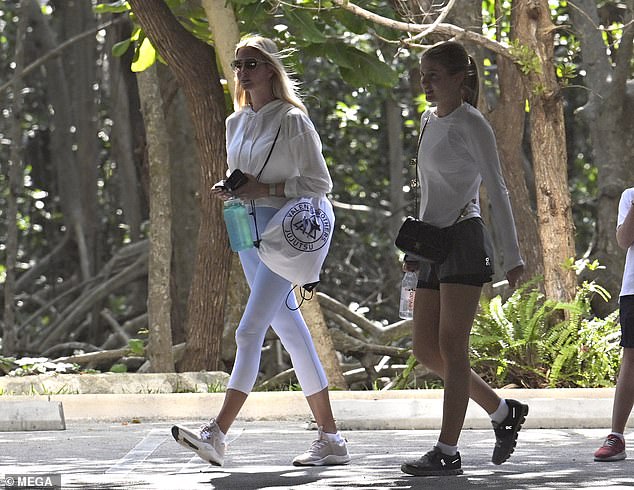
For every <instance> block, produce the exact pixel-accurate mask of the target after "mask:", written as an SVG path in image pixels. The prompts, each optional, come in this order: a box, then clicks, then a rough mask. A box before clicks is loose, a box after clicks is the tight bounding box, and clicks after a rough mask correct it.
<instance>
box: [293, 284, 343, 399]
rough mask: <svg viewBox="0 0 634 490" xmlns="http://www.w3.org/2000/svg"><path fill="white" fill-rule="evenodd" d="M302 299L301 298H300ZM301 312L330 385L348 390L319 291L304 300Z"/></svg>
mask: <svg viewBox="0 0 634 490" xmlns="http://www.w3.org/2000/svg"><path fill="white" fill-rule="evenodd" d="M300 301H301V300H300ZM301 312H302V315H303V316H304V320H306V324H307V325H308V328H309V329H310V333H311V335H312V337H313V342H315V348H316V349H317V355H318V356H319V359H320V360H321V363H322V365H323V366H324V371H326V377H327V378H328V386H329V387H330V388H331V389H332V388H337V389H340V390H347V389H348V383H347V382H346V380H345V378H344V377H343V371H342V370H341V364H340V363H339V358H338V357H337V351H336V350H335V345H334V343H333V341H332V337H331V336H330V332H329V331H328V327H327V326H326V320H325V319H324V315H323V313H322V311H321V306H319V300H318V299H317V292H316V291H315V292H314V297H313V299H312V300H310V301H304V302H303V303H302V306H301Z"/></svg>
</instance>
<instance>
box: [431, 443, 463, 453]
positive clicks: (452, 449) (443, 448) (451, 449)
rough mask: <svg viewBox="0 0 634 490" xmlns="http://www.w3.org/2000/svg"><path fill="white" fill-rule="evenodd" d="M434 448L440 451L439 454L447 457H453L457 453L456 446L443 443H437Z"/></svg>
mask: <svg viewBox="0 0 634 490" xmlns="http://www.w3.org/2000/svg"><path fill="white" fill-rule="evenodd" d="M435 446H436V447H437V448H438V449H440V452H441V453H443V454H446V455H447V456H455V455H456V453H457V452H458V446H450V445H449V444H445V443H444V442H440V441H438V442H437V443H436V444H435Z"/></svg>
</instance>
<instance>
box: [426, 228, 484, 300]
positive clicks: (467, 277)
mask: <svg viewBox="0 0 634 490" xmlns="http://www.w3.org/2000/svg"><path fill="white" fill-rule="evenodd" d="M451 242H452V245H451V250H450V252H449V255H448V256H447V258H446V259H445V261H444V262H443V263H442V264H432V263H429V262H424V261H421V262H420V268H419V271H418V285H417V287H418V288H421V289H440V283H451V284H466V285H469V286H482V285H483V284H485V283H487V282H490V281H491V279H492V277H493V273H494V270H493V246H492V243H491V237H490V235H489V232H488V230H487V229H486V226H484V223H483V222H482V219H481V218H469V219H466V220H464V221H461V222H459V223H457V224H456V225H454V227H453V230H452V235H451Z"/></svg>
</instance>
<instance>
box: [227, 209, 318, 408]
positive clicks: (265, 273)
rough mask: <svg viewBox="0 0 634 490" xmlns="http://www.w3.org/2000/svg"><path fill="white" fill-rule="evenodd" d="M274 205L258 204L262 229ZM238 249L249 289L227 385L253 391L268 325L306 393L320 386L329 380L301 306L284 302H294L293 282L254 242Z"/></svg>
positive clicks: (257, 215) (257, 210) (307, 394)
mask: <svg viewBox="0 0 634 490" xmlns="http://www.w3.org/2000/svg"><path fill="white" fill-rule="evenodd" d="M276 211H277V209H274V208H270V207H264V208H256V213H257V214H256V217H257V224H258V230H260V234H262V231H263V230H264V228H265V226H266V224H267V223H268V221H269V220H270V219H271V217H272V216H273V215H274V214H275V212H276ZM254 236H255V235H254ZM239 255H240V262H241V263H242V268H243V270H244V275H245V276H246V278H247V282H248V283H249V287H250V288H251V294H250V295H249V300H248V301H247V306H246V308H245V310H244V314H243V315H242V319H241V320H240V324H239V325H238V329H237V330H236V344H237V346H238V350H237V352H236V359H235V363H234V365H233V370H232V372H231V377H230V378H229V383H228V385H227V388H231V389H234V390H238V391H241V392H243V393H247V394H248V393H250V392H251V390H252V389H253V385H254V384H255V381H256V378H257V375H258V371H259V367H260V354H261V350H262V345H263V344H264V336H265V334H266V331H267V330H268V327H269V325H270V326H271V327H272V328H273V330H274V331H275V333H276V334H277V336H278V337H279V338H280V340H281V341H282V345H283V346H284V348H285V349H286V350H287V351H288V353H289V354H290V356H291V362H292V364H293V367H294V368H295V374H296V376H297V379H298V380H299V383H300V385H301V387H302V391H303V392H304V395H305V396H310V395H314V394H315V393H317V392H319V391H321V390H323V389H324V388H326V387H327V386H328V380H327V379H326V373H325V372H324V369H323V367H322V365H321V362H320V360H319V357H318V356H317V351H316V350H315V345H314V343H313V339H312V337H311V335H310V331H309V330H308V326H307V325H306V322H305V321H304V318H303V317H302V314H301V313H300V312H299V310H295V311H293V310H290V309H289V308H288V307H287V306H286V303H287V302H288V305H289V306H290V307H291V308H297V302H296V300H295V295H294V294H292V293H291V294H290V295H289V291H291V288H292V285H291V283H290V282H289V281H287V280H286V279H284V278H283V277H281V276H278V275H277V274H275V273H274V272H272V271H271V270H270V269H269V268H268V267H267V266H266V265H264V263H263V262H262V261H261V260H260V257H259V256H258V252H257V249H256V248H251V249H248V250H244V251H242V252H239ZM287 296H288V300H287Z"/></svg>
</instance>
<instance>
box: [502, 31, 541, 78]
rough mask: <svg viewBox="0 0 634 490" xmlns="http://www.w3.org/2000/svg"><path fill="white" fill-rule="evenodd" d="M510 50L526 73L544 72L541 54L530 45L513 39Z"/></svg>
mask: <svg viewBox="0 0 634 490" xmlns="http://www.w3.org/2000/svg"><path fill="white" fill-rule="evenodd" d="M509 52H510V53H511V56H512V57H513V58H514V61H515V64H516V65H517V66H518V67H519V69H520V71H521V72H522V73H523V74H524V75H531V74H533V73H535V74H541V73H542V66H541V63H540V61H539V56H537V53H535V51H534V50H533V49H532V48H531V47H530V46H527V45H526V44H522V43H521V42H520V41H519V40H518V39H513V40H512V41H511V42H510V45H509Z"/></svg>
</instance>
